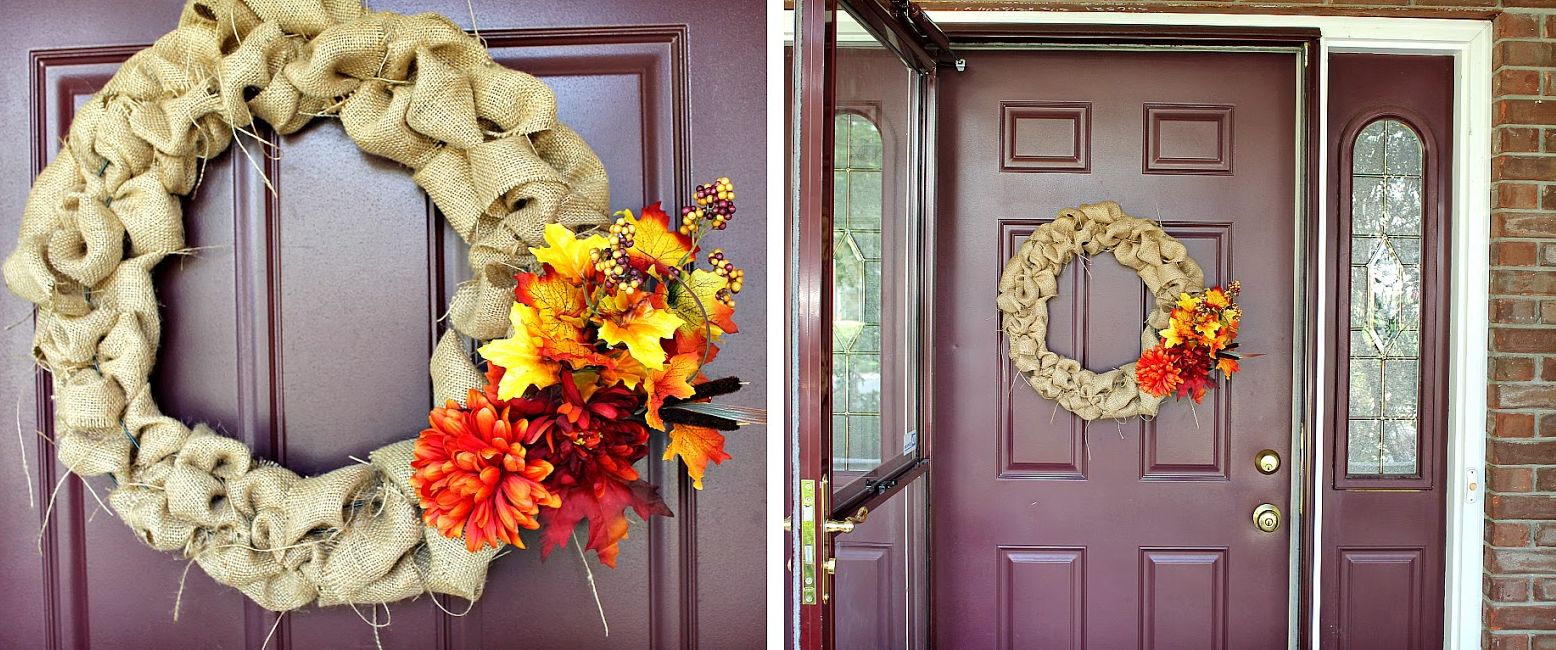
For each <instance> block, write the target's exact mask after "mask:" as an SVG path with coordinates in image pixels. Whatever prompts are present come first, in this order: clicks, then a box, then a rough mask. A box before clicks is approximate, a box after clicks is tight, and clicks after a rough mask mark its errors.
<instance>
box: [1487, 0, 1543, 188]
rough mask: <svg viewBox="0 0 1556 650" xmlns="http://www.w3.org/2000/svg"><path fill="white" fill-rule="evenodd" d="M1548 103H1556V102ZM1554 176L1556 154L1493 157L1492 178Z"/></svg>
mask: <svg viewBox="0 0 1556 650" xmlns="http://www.w3.org/2000/svg"><path fill="white" fill-rule="evenodd" d="M1553 1H1556V0H1553ZM1547 103H1548V104H1551V105H1556V102H1547ZM1553 121H1556V120H1553ZM1552 178H1556V156H1534V155H1524V156H1515V155H1500V156H1494V157H1492V159H1491V179H1492V180H1498V181H1548V180H1550V179H1552Z"/></svg>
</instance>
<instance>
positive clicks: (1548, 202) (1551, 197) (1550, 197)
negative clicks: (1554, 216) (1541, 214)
mask: <svg viewBox="0 0 1556 650" xmlns="http://www.w3.org/2000/svg"><path fill="white" fill-rule="evenodd" d="M1551 134H1556V129H1552V130H1551ZM1545 148H1546V149H1547V150H1551V151H1556V143H1552V142H1550V140H1549V136H1548V137H1547V140H1546V143H1545ZM1540 207H1541V208H1543V209H1546V210H1556V185H1546V186H1545V191H1543V192H1540Z"/></svg>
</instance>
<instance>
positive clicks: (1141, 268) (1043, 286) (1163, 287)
mask: <svg viewBox="0 0 1556 650" xmlns="http://www.w3.org/2000/svg"><path fill="white" fill-rule="evenodd" d="M1104 251H1109V252H1112V253H1113V257H1114V258H1116V259H1117V260H1118V262H1119V263H1120V264H1123V265H1124V266H1127V267H1129V268H1131V269H1134V270H1135V272H1136V273H1138V274H1139V275H1140V280H1141V281H1143V282H1145V286H1146V289H1147V290H1149V291H1150V292H1151V295H1153V296H1155V297H1156V306H1155V308H1153V309H1151V311H1150V313H1149V314H1147V316H1146V327H1145V330H1144V331H1142V332H1141V333H1140V346H1141V350H1142V351H1143V350H1145V349H1146V348H1150V347H1151V346H1153V345H1155V344H1156V342H1157V340H1158V339H1157V333H1156V332H1157V330H1160V329H1163V328H1166V327H1167V325H1168V319H1169V317H1170V315H1171V313H1172V307H1173V304H1174V303H1175V302H1176V301H1177V299H1178V294H1179V293H1182V292H1190V293H1192V292H1195V291H1200V290H1202V289H1203V288H1204V283H1205V274H1204V272H1203V271H1201V270H1200V268H1199V264H1196V263H1195V262H1194V260H1193V258H1190V257H1189V253H1188V250H1187V249H1185V248H1184V247H1183V244H1182V243H1181V242H1179V241H1178V240H1176V239H1174V238H1173V237H1172V236H1171V235H1168V234H1167V233H1166V232H1163V231H1162V229H1161V228H1160V227H1159V226H1157V225H1156V224H1155V223H1152V222H1150V221H1147V220H1145V219H1138V218H1135V217H1131V216H1129V215H1127V214H1124V212H1123V210H1121V209H1120V208H1119V207H1118V204H1117V203H1114V202H1112V201H1104V202H1102V203H1096V204H1092V205H1083V206H1081V207H1079V208H1066V209H1064V210H1060V211H1059V216H1058V218H1056V219H1054V220H1053V221H1051V222H1049V223H1045V224H1043V225H1041V226H1038V227H1037V229H1035V230H1033V231H1032V234H1031V235H1030V236H1028V237H1027V240H1026V242H1024V243H1022V244H1021V248H1020V249H1018V250H1017V251H1016V255H1015V256H1014V257H1012V258H1011V259H1010V262H1008V263H1007V264H1006V266H1005V272H1004V274H1002V275H1001V276H1000V283H999V299H998V304H999V309H1000V312H1001V313H1002V314H1003V324H1002V327H1003V329H1004V331H1005V338H1006V340H1007V341H1009V343H1010V359H1011V361H1013V362H1014V363H1015V365H1016V369H1017V370H1018V371H1020V372H1021V374H1022V375H1023V376H1024V377H1026V380H1027V383H1029V384H1031V385H1032V388H1033V389H1035V390H1037V393H1038V394H1039V395H1042V396H1043V397H1046V398H1048V399H1051V400H1054V401H1056V402H1058V403H1059V405H1060V406H1062V407H1064V408H1065V409H1066V410H1069V411H1071V412H1073V413H1075V414H1076V415H1078V416H1080V417H1081V418H1083V419H1086V420H1097V419H1102V418H1128V417H1134V416H1137V415H1139V416H1155V415H1156V409H1157V407H1158V406H1160V405H1161V402H1162V398H1161V397H1155V396H1152V395H1149V394H1147V393H1145V392H1144V391H1142V390H1140V388H1139V386H1138V385H1137V384H1136V383H1135V364H1134V363H1133V362H1130V363H1127V364H1124V365H1123V366H1120V367H1118V368H1115V369H1113V370H1109V371H1107V372H1103V373H1096V372H1092V371H1090V370H1087V369H1086V368H1084V367H1082V366H1081V364H1080V362H1079V361H1077V360H1075V359H1071V358H1069V357H1064V356H1060V355H1059V354H1058V353H1056V352H1054V351H1052V350H1049V349H1048V343H1047V339H1048V301H1049V299H1051V298H1053V297H1054V296H1057V295H1059V273H1060V272H1061V271H1063V270H1064V267H1065V266H1067V265H1069V263H1070V261H1071V260H1073V259H1075V256H1076V255H1084V256H1086V257H1091V256H1094V255H1097V254H1099V253H1102V252H1104Z"/></svg>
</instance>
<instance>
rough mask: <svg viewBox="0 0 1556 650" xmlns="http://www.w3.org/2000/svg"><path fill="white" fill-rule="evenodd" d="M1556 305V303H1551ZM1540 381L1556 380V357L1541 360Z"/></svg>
mask: <svg viewBox="0 0 1556 650" xmlns="http://www.w3.org/2000/svg"><path fill="white" fill-rule="evenodd" d="M1550 304H1551V306H1553V307H1556V303H1550ZM1540 381H1556V357H1545V358H1544V359H1541V360H1540Z"/></svg>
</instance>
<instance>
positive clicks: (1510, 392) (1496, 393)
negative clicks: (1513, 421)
mask: <svg viewBox="0 0 1556 650" xmlns="http://www.w3.org/2000/svg"><path fill="white" fill-rule="evenodd" d="M1548 334H1549V332H1548ZM1551 338H1553V339H1556V336H1552V337H1551ZM1491 406H1492V408H1505V409H1527V408H1535V409H1542V408H1552V407H1556V386H1542V385H1539V384H1498V385H1496V386H1493V387H1492V388H1491ZM1552 452H1553V453H1552V454H1551V456H1550V459H1549V460H1543V461H1528V462H1540V463H1550V464H1556V449H1553V450H1552Z"/></svg>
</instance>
